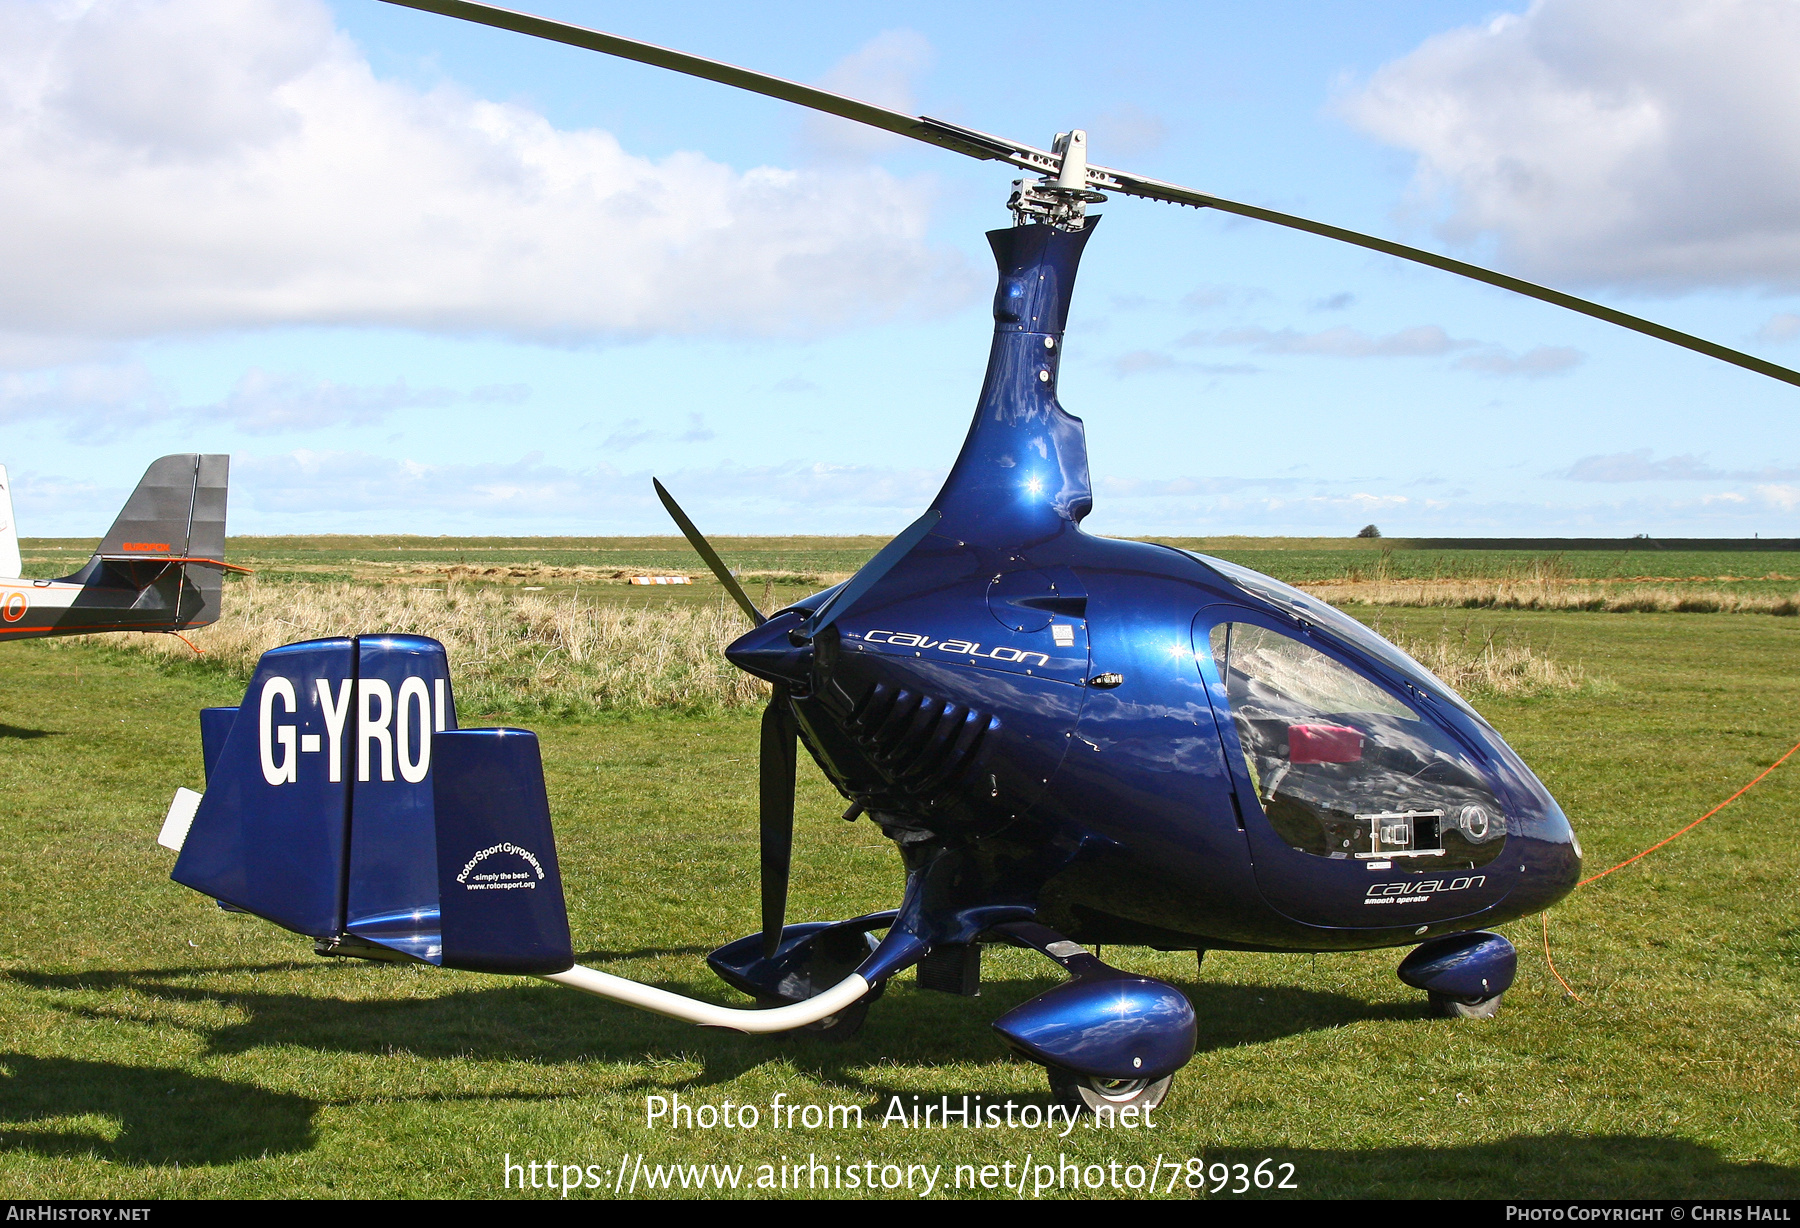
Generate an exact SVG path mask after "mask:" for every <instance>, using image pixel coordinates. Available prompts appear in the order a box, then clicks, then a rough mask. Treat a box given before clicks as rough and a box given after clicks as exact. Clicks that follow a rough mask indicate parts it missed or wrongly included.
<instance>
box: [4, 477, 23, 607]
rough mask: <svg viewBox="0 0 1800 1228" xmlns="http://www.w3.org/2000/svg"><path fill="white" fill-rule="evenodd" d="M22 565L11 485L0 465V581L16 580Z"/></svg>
mask: <svg viewBox="0 0 1800 1228" xmlns="http://www.w3.org/2000/svg"><path fill="white" fill-rule="evenodd" d="M23 570H24V565H23V564H22V563H21V562H20V561H19V528H18V526H17V525H16V524H14V523H13V508H12V483H11V482H9V481H7V478H6V466H5V465H0V580H16V579H18V578H19V573H20V572H21V571H23Z"/></svg>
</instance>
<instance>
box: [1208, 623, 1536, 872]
mask: <svg viewBox="0 0 1800 1228" xmlns="http://www.w3.org/2000/svg"><path fill="white" fill-rule="evenodd" d="M1208 638H1209V642H1210V646H1211V648H1212V657H1213V662H1214V664H1215V665H1216V666H1217V669H1218V674H1219V678H1220V680H1221V681H1222V682H1223V683H1224V686H1225V694H1226V698H1227V699H1228V700H1229V702H1230V705H1231V716H1232V724H1233V727H1234V728H1235V729H1236V731H1237V735H1238V741H1239V743H1240V744H1241V745H1242V747H1243V752H1244V761H1245V766H1246V767H1247V768H1248V769H1249V773H1250V778H1251V781H1252V782H1253V784H1254V785H1255V788H1256V794H1257V801H1258V802H1259V803H1260V805H1261V806H1262V809H1263V813H1264V815H1265V816H1266V817H1267V819H1268V821H1269V823H1270V824H1271V825H1272V826H1273V827H1274V828H1275V830H1276V832H1277V833H1278V834H1280V836H1281V837H1282V839H1283V840H1285V841H1286V842H1287V844H1288V845H1290V846H1291V847H1293V848H1295V849H1298V850H1299V851H1301V852H1304V853H1311V854H1313V855H1315V856H1320V857H1329V858H1342V859H1353V860H1359V861H1370V860H1381V861H1390V860H1391V861H1395V862H1397V863H1399V864H1404V865H1406V866H1407V867H1408V868H1411V869H1420V870H1423V869H1430V868H1439V867H1441V868H1446V869H1448V868H1459V867H1469V868H1473V867H1475V866H1479V865H1483V864H1485V863H1486V862H1488V861H1491V860H1492V859H1493V858H1494V857H1495V856H1496V855H1498V853H1499V852H1500V848H1501V845H1502V844H1503V843H1504V838H1505V834H1506V821H1505V818H1504V816H1503V814H1502V812H1501V808H1500V804H1499V802H1498V800H1497V798H1496V797H1495V794H1494V791H1493V790H1492V789H1491V788H1490V787H1489V785H1488V783H1487V781H1486V780H1485V778H1484V775H1483V773H1482V772H1481V771H1480V769H1479V768H1478V767H1477V765H1476V764H1475V763H1474V762H1473V761H1471V760H1470V759H1469V757H1468V755H1467V753H1466V751H1464V750H1463V748H1462V747H1461V745H1460V744H1459V743H1458V742H1457V741H1456V740H1455V739H1453V738H1451V737H1450V736H1449V735H1448V734H1447V733H1446V732H1445V731H1443V730H1440V729H1438V728H1436V727H1435V725H1434V724H1433V723H1432V722H1431V721H1428V720H1422V719H1421V718H1420V715H1419V713H1418V712H1416V711H1415V710H1414V709H1413V708H1412V707H1410V706H1409V705H1407V704H1406V703H1404V702H1402V701H1401V700H1399V699H1398V698H1396V697H1395V696H1393V695H1391V694H1389V693H1388V692H1387V691H1386V690H1384V689H1383V688H1382V687H1380V686H1378V685H1376V684H1375V683H1374V682H1372V681H1370V680H1369V679H1367V678H1364V677H1363V676H1362V675H1360V674H1358V673H1356V671H1354V670H1353V669H1351V668H1350V667H1349V666H1347V665H1345V664H1343V663H1342V662H1339V661H1337V660H1336V659H1334V658H1332V657H1329V656H1327V655H1326V654H1324V653H1322V652H1320V651H1319V650H1318V649H1316V648H1313V647H1312V646H1311V645H1309V644H1306V643H1303V642H1302V641H1300V640H1299V639H1296V638H1294V637H1293V636H1290V635H1284V634H1282V633H1281V632H1278V631H1273V630H1271V629H1269V628H1267V627H1263V626H1259V625H1256V624H1254V623H1243V622H1238V623H1219V624H1217V625H1215V626H1214V627H1212V629H1211V631H1210V632H1209V635H1208Z"/></svg>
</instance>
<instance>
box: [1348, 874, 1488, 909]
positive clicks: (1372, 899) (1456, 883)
mask: <svg viewBox="0 0 1800 1228" xmlns="http://www.w3.org/2000/svg"><path fill="white" fill-rule="evenodd" d="M1485 882H1487V875H1485V874H1469V875H1465V876H1463V877H1461V878H1452V879H1448V880H1446V879H1441V878H1427V879H1422V880H1420V881H1419V882H1416V883H1370V884H1369V889H1368V890H1367V891H1365V892H1363V903H1365V904H1423V903H1424V902H1425V901H1426V900H1429V899H1430V898H1431V896H1432V893H1433V892H1437V891H1467V890H1468V889H1469V888H1471V887H1479V886H1481V884H1483V883H1485Z"/></svg>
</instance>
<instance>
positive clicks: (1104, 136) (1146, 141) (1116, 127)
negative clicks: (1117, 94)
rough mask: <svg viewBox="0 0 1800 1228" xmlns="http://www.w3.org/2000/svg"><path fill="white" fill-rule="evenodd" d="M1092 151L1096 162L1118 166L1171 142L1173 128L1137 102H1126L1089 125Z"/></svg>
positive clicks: (1089, 145)
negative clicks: (1128, 159)
mask: <svg viewBox="0 0 1800 1228" xmlns="http://www.w3.org/2000/svg"><path fill="white" fill-rule="evenodd" d="M1087 134H1088V149H1089V151H1090V152H1091V154H1092V157H1093V160H1094V161H1095V162H1098V163H1102V164H1104V165H1106V166H1117V165H1119V162H1120V161H1121V160H1123V159H1126V158H1136V157H1139V156H1141V155H1143V154H1147V153H1152V152H1154V151H1155V150H1156V149H1158V148H1160V147H1161V145H1162V143H1163V142H1164V141H1166V140H1168V139H1169V125H1168V124H1166V123H1164V122H1163V120H1162V117H1161V116H1158V115H1153V114H1151V113H1150V112H1149V111H1146V110H1144V109H1143V108H1142V107H1140V106H1138V105H1136V104H1135V103H1130V102H1124V103H1120V104H1119V105H1118V106H1116V107H1111V108H1109V109H1108V110H1105V111H1102V112H1101V113H1100V114H1098V115H1096V116H1095V117H1094V118H1093V120H1092V121H1091V122H1090V123H1089V124H1088V128H1087Z"/></svg>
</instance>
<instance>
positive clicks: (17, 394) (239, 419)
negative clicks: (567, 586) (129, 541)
mask: <svg viewBox="0 0 1800 1228" xmlns="http://www.w3.org/2000/svg"><path fill="white" fill-rule="evenodd" d="M529 391H530V390H529V389H528V388H526V387H525V386H524V385H522V384H520V385H503V386H498V387H494V386H490V387H486V388H477V389H475V390H474V391H473V392H471V393H468V394H466V395H465V394H463V393H460V392H457V391H454V390H452V389H448V388H414V387H412V386H411V385H409V384H408V383H407V382H406V381H405V380H404V379H400V380H395V381H394V382H393V383H391V384H381V385H356V384H340V383H337V382H335V381H333V380H319V379H313V378H310V377H306V376H301V375H295V374H285V373H270V372H266V371H262V370H260V369H255V368H253V369H251V370H250V371H247V372H246V373H245V374H244V375H243V376H242V377H240V378H239V379H238V381H237V383H236V384H234V385H233V386H232V389H231V391H230V392H228V393H227V394H226V395H225V396H224V397H222V398H220V399H219V400H217V401H213V402H208V403H205V404H200V405H182V404H179V403H178V402H177V401H176V399H175V398H174V397H173V396H171V395H170V394H169V392H168V390H167V389H165V388H163V387H162V386H161V385H159V384H158V383H157V382H156V381H155V379H154V378H153V377H152V376H151V374H150V371H149V370H148V368H146V367H145V366H144V365H143V364H142V363H137V362H127V363H88V364H74V365H70V366H66V367H60V368H57V369H55V370H51V371H29V372H12V373H8V374H0V423H22V422H27V421H34V420H45V419H48V420H50V421H52V422H55V423H56V424H57V425H58V426H60V427H61V428H62V431H63V433H64V434H65V435H66V436H68V437H69V438H72V439H78V440H83V441H87V442H95V441H99V440H103V439H112V438H118V437H119V436H121V435H125V434H128V433H130V432H131V431H134V430H139V429H142V428H144V427H147V426H152V425H155V424H157V423H166V422H184V423H187V424H189V425H194V424H199V423H224V424H227V425H230V426H233V427H235V428H237V429H238V430H240V431H242V432H244V433H245V434H248V435H275V434H282V433H285V432H290V431H312V430H320V429H323V428H326V427H334V426H366V425H368V424H370V423H373V422H379V421H381V420H382V419H383V418H385V417H387V416H388V415H389V414H390V413H392V412H394V411H395V410H400V409H415V408H435V407H444V406H450V405H455V404H457V403H459V402H462V401H465V400H469V401H478V402H494V401H501V402H505V403H516V402H517V401H519V400H523V399H524V397H525V396H527V395H529Z"/></svg>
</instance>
